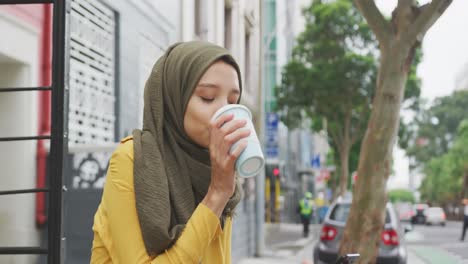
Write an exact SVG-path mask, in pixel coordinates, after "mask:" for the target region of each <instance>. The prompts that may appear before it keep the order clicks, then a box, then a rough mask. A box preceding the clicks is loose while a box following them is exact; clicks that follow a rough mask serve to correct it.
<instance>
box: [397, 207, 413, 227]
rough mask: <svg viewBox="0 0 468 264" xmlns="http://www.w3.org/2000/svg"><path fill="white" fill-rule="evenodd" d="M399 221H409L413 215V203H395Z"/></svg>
mask: <svg viewBox="0 0 468 264" xmlns="http://www.w3.org/2000/svg"><path fill="white" fill-rule="evenodd" d="M395 207H396V210H397V212H398V215H399V216H400V221H402V222H403V221H405V222H411V218H412V217H413V216H414V210H413V205H412V204H411V203H398V204H396V205H395Z"/></svg>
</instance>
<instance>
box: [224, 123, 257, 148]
mask: <svg viewBox="0 0 468 264" xmlns="http://www.w3.org/2000/svg"><path fill="white" fill-rule="evenodd" d="M250 133H251V131H250V129H247V128H240V129H237V130H235V131H234V132H232V133H231V134H229V135H226V136H225V137H224V145H223V147H224V149H223V152H226V153H227V152H229V150H230V149H231V148H232V146H233V145H234V144H236V143H237V142H238V141H239V140H241V139H243V138H246V137H248V136H250Z"/></svg>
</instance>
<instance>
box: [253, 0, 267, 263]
mask: <svg viewBox="0 0 468 264" xmlns="http://www.w3.org/2000/svg"><path fill="white" fill-rule="evenodd" d="M263 1H264V0H260V1H259V2H260V12H259V13H260V15H259V17H260V30H259V31H260V32H259V37H260V45H259V46H260V48H259V50H260V52H259V56H260V67H259V69H258V76H259V77H260V78H258V82H259V83H258V87H259V88H260V129H259V130H260V131H259V133H258V135H259V138H260V142H261V143H262V146H264V145H265V144H264V143H265V136H264V134H265V90H264V89H265V87H264V86H263V78H264V76H263V67H264V51H263V49H264V47H263V44H264V43H263V41H264V40H263V31H264V18H263V16H264V10H263V8H264V4H263ZM256 181H257V183H256V184H255V189H256V190H255V191H256V195H255V196H256V202H257V205H256V207H257V210H256V211H257V217H256V223H255V227H256V229H257V237H256V241H255V242H256V243H255V256H257V257H261V256H262V254H263V250H264V247H265V233H264V221H265V170H262V171H261V172H260V174H259V175H258V176H257V178H256Z"/></svg>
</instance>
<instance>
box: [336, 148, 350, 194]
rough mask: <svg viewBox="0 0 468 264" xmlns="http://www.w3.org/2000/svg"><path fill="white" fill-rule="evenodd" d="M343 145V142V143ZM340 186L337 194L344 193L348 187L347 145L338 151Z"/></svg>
mask: <svg viewBox="0 0 468 264" xmlns="http://www.w3.org/2000/svg"><path fill="white" fill-rule="evenodd" d="M343 145H345V144H343ZM340 163H341V166H340V169H341V175H340V187H339V189H338V195H337V197H338V196H340V195H343V194H345V192H346V190H347V189H348V178H349V147H348V146H343V149H342V150H341V151H340Z"/></svg>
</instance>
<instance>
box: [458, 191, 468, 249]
mask: <svg viewBox="0 0 468 264" xmlns="http://www.w3.org/2000/svg"><path fill="white" fill-rule="evenodd" d="M462 203H463V205H464V206H465V208H464V210H463V211H464V216H463V229H462V235H461V238H460V240H461V241H464V240H465V233H466V229H467V228H468V199H463V201H462Z"/></svg>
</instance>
